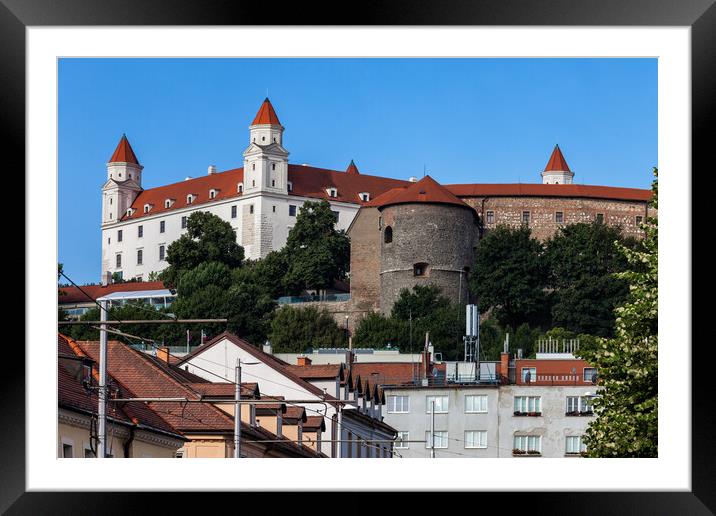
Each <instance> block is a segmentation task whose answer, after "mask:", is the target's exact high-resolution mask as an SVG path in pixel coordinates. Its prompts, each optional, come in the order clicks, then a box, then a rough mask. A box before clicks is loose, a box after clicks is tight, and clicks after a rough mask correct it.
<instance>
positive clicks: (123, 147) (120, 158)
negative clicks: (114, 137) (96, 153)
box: [109, 134, 139, 165]
mask: <svg viewBox="0 0 716 516" xmlns="http://www.w3.org/2000/svg"><path fill="white" fill-rule="evenodd" d="M109 162H110V163H121V162H124V163H134V164H135V165H139V160H138V159H137V156H136V155H135V154H134V151H133V150H132V146H131V145H130V144H129V140H127V136H126V135H124V134H123V135H122V137H121V138H120V139H119V143H118V144H117V148H116V149H114V154H112V157H111V158H109Z"/></svg>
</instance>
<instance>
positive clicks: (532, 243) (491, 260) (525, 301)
mask: <svg viewBox="0 0 716 516" xmlns="http://www.w3.org/2000/svg"><path fill="white" fill-rule="evenodd" d="M530 235H531V233H530V230H529V228H526V227H521V228H517V229H513V228H509V227H506V226H498V227H497V228H495V229H494V230H492V231H490V232H488V233H487V234H486V235H485V237H484V238H483V239H482V240H481V241H480V243H479V245H478V248H477V253H476V258H475V267H473V270H472V273H471V275H470V290H471V292H472V293H473V295H475V296H476V297H477V299H478V300H479V305H480V309H481V310H485V311H486V310H488V309H493V310H494V315H495V317H496V318H497V320H498V321H499V322H500V324H502V325H510V326H512V327H516V326H519V325H520V324H523V323H525V322H533V323H534V322H538V321H540V320H541V319H542V318H543V317H544V310H545V307H546V294H545V291H544V289H545V286H546V282H547V269H546V266H545V263H544V261H543V259H542V250H543V249H542V245H541V244H540V243H539V242H538V241H537V240H535V239H533V238H531V236H530Z"/></svg>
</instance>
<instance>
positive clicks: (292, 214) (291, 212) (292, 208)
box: [288, 204, 296, 217]
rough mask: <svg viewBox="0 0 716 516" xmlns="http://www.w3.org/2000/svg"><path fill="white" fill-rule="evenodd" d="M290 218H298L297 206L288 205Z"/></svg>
mask: <svg viewBox="0 0 716 516" xmlns="http://www.w3.org/2000/svg"><path fill="white" fill-rule="evenodd" d="M288 216H289V217H295V216H296V206H294V205H293V204H289V205H288Z"/></svg>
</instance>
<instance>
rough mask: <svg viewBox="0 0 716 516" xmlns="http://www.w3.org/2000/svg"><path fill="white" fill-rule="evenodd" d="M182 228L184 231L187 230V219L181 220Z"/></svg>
mask: <svg viewBox="0 0 716 516" xmlns="http://www.w3.org/2000/svg"><path fill="white" fill-rule="evenodd" d="M181 228H182V229H185V228H186V217H182V218H181Z"/></svg>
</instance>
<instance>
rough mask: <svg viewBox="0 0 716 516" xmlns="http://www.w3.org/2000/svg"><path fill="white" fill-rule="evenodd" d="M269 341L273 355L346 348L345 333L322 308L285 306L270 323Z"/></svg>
mask: <svg viewBox="0 0 716 516" xmlns="http://www.w3.org/2000/svg"><path fill="white" fill-rule="evenodd" d="M269 340H270V341H271V345H272V347H273V350H274V351H275V352H279V353H303V352H305V351H306V350H308V348H332V347H339V346H344V345H346V334H345V331H344V330H341V329H340V328H339V327H338V324H336V321H335V320H334V319H333V317H332V316H331V314H329V313H328V312H327V311H326V310H325V308H323V309H319V308H316V307H315V306H307V307H303V308H294V307H291V306H287V305H284V306H282V307H281V308H279V309H278V310H277V311H276V313H275V315H274V317H273V320H272V321H271V331H270V333H269Z"/></svg>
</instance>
